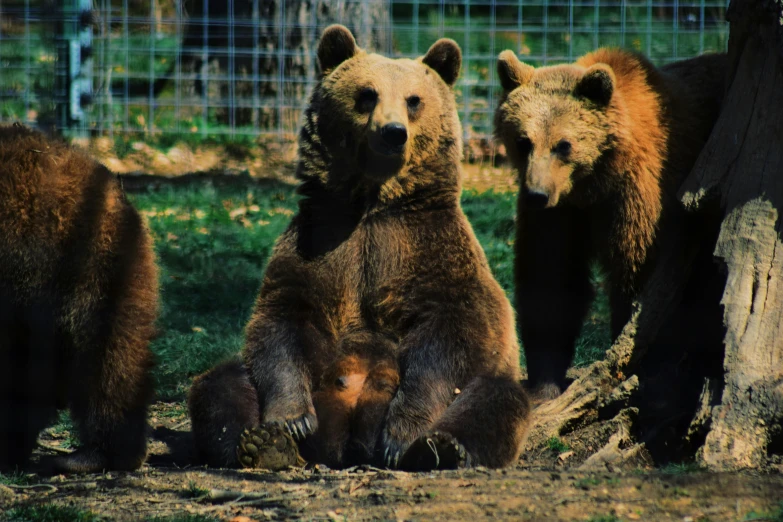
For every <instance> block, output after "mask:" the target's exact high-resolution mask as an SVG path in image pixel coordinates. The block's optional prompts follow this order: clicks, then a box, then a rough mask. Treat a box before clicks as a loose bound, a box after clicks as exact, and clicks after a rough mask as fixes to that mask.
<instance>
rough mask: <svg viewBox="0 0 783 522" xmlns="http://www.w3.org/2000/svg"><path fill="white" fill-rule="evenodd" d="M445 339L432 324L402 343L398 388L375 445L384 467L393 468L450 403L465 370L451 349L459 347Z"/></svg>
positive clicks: (455, 351)
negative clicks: (377, 446)
mask: <svg viewBox="0 0 783 522" xmlns="http://www.w3.org/2000/svg"><path fill="white" fill-rule="evenodd" d="M449 340H450V339H449V337H448V336H447V335H446V334H445V333H444V334H443V335H442V336H439V335H438V329H437V328H433V327H432V325H422V326H421V327H419V328H418V329H417V331H415V332H413V333H411V334H410V335H409V336H408V338H407V339H406V340H405V342H404V343H403V349H402V353H403V355H402V358H401V361H400V367H401V380H400V386H399V388H398V390H397V392H396V393H395V395H394V398H393V399H392V400H391V403H390V404H389V410H388V413H387V415H386V421H385V426H384V429H383V432H382V434H381V440H380V445H379V449H380V451H381V452H382V455H380V458H381V460H382V464H383V465H384V466H386V467H389V468H392V469H394V468H396V467H397V466H398V464H399V459H400V457H401V456H402V455H403V454H404V453H405V451H406V450H407V449H408V446H410V444H411V443H412V442H413V441H415V440H416V439H417V438H419V437H420V436H421V435H424V434H425V433H427V432H429V431H430V429H431V428H432V427H433V426H434V425H435V422H436V421H437V420H438V419H439V418H440V416H441V415H442V414H443V412H444V411H446V408H448V406H449V404H451V402H452V401H453V400H454V390H455V388H456V385H457V383H458V382H460V381H461V378H462V377H463V373H464V371H465V369H464V368H462V365H461V364H460V362H459V360H460V359H462V358H463V357H460V355H459V354H458V352H460V350H458V349H455V348H456V347H457V346H459V344H458V343H450V342H449ZM406 345H407V346H410V348H408V349H405V348H404V347H405V346H406Z"/></svg>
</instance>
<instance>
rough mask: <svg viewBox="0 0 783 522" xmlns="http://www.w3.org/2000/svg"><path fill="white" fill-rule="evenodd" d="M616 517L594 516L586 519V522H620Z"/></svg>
mask: <svg viewBox="0 0 783 522" xmlns="http://www.w3.org/2000/svg"><path fill="white" fill-rule="evenodd" d="M620 520H621V519H620V518H619V517H617V516H616V515H594V516H592V517H590V518H589V519H587V522H620Z"/></svg>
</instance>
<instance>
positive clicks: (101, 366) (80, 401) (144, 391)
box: [54, 340, 152, 473]
mask: <svg viewBox="0 0 783 522" xmlns="http://www.w3.org/2000/svg"><path fill="white" fill-rule="evenodd" d="M126 342H127V341H121V340H115V341H114V342H113V343H112V344H113V345H114V346H110V347H109V348H108V349H107V350H106V353H105V354H103V355H102V356H100V357H97V356H96V350H85V351H83V352H82V353H80V354H79V355H78V356H77V357H76V358H75V360H74V361H72V366H71V371H70V383H69V389H68V405H69V408H70V411H71V416H72V418H73V421H74V423H75V424H76V426H77V428H78V433H79V439H80V442H81V444H80V446H79V449H78V450H77V451H75V452H74V453H72V454H70V455H68V456H65V457H59V458H57V459H56V460H55V463H54V467H55V469H57V470H59V471H62V472H71V473H93V472H98V471H102V470H107V469H111V470H121V471H126V470H127V471H130V470H135V469H138V468H139V467H140V466H141V465H142V464H143V463H144V460H145V459H146V458H147V438H146V431H147V406H148V404H149V400H150V398H151V395H152V381H151V378H150V375H149V370H150V367H151V365H152V361H151V355H150V354H149V352H148V351H147V350H146V343H143V346H142V345H140V346H138V347H136V348H137V349H134V348H133V347H131V346H129V345H127V344H125V343H126ZM131 342H135V341H131Z"/></svg>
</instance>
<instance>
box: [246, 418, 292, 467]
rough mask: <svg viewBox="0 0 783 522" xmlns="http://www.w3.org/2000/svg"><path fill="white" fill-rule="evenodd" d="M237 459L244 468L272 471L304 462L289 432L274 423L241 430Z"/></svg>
mask: <svg viewBox="0 0 783 522" xmlns="http://www.w3.org/2000/svg"><path fill="white" fill-rule="evenodd" d="M237 459H238V460H239V464H240V465H241V466H242V467H244V468H261V469H269V470H272V471H277V470H281V469H285V468H287V467H289V466H303V465H304V463H305V462H304V460H303V459H302V457H301V456H300V455H299V447H298V446H297V444H296V441H295V440H294V439H293V437H292V436H291V434H290V433H289V432H288V430H287V429H286V428H283V426H281V425H280V424H276V423H269V424H264V425H263V426H260V427H258V428H252V429H249V430H245V431H243V432H242V434H241V435H240V437H239V445H238V446H237Z"/></svg>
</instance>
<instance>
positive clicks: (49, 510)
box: [0, 504, 219, 522]
mask: <svg viewBox="0 0 783 522" xmlns="http://www.w3.org/2000/svg"><path fill="white" fill-rule="evenodd" d="M0 520H2V521H3V522H101V521H104V520H109V519H108V518H106V517H102V516H99V515H96V514H95V513H92V512H90V511H87V510H84V509H79V508H77V507H74V506H63V505H59V504H38V505H16V506H14V507H11V508H10V509H9V510H8V511H6V512H5V513H2V512H0ZM139 520H144V521H145V522H218V520H219V519H218V518H215V517H212V516H209V515H193V514H189V513H182V514H178V515H170V516H164V517H152V518H143V519H142V518H139Z"/></svg>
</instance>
